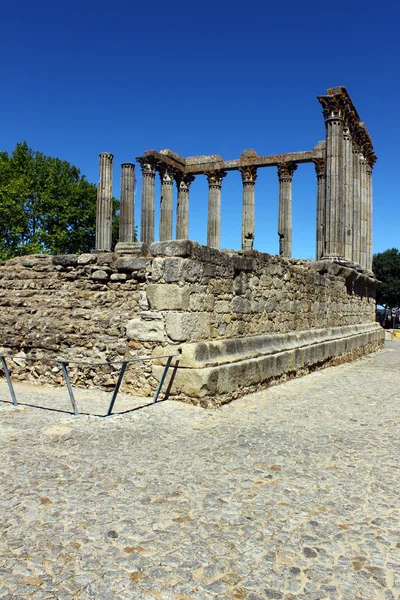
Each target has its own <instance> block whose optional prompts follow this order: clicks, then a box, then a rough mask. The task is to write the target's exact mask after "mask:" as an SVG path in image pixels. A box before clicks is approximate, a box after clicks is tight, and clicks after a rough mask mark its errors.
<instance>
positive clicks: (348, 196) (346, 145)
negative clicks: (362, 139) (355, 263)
mask: <svg viewBox="0 0 400 600" xmlns="http://www.w3.org/2000/svg"><path fill="white" fill-rule="evenodd" d="M352 147H353V142H352V138H351V135H350V130H349V128H348V127H345V128H344V134H343V163H344V164H343V168H344V194H343V195H344V217H345V223H344V234H345V238H344V239H345V245H344V257H345V259H346V260H348V261H352V260H353V210H354V209H353V153H352Z"/></svg>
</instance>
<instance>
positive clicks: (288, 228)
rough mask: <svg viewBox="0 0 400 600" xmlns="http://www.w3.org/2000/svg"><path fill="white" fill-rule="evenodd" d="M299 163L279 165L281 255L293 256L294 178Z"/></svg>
mask: <svg viewBox="0 0 400 600" xmlns="http://www.w3.org/2000/svg"><path fill="white" fill-rule="evenodd" d="M296 169H297V165H296V164H295V163H293V162H287V163H281V164H279V165H278V177H279V217H278V235H279V255H280V256H285V257H287V258H290V257H291V256H292V179H293V173H294V172H295V170H296Z"/></svg>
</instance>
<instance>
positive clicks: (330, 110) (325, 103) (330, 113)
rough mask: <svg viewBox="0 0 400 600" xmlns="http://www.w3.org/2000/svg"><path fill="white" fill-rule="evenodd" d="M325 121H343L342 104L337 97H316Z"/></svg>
mask: <svg viewBox="0 0 400 600" xmlns="http://www.w3.org/2000/svg"><path fill="white" fill-rule="evenodd" d="M318 100H319V101H320V103H321V105H322V114H323V115H324V119H325V121H336V120H341V121H342V120H343V104H342V102H340V98H339V97H338V96H318Z"/></svg>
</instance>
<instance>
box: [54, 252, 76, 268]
mask: <svg viewBox="0 0 400 600" xmlns="http://www.w3.org/2000/svg"><path fill="white" fill-rule="evenodd" d="M77 264H78V255H77V254H64V255H61V256H53V265H59V266H61V267H76V265H77Z"/></svg>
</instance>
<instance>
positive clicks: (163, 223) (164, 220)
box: [158, 165, 174, 242]
mask: <svg viewBox="0 0 400 600" xmlns="http://www.w3.org/2000/svg"><path fill="white" fill-rule="evenodd" d="M158 169H159V173H160V179H161V200H160V242H165V241H167V240H172V185H173V183H174V173H173V170H172V169H171V168H170V167H168V166H167V165H160V166H159V168H158Z"/></svg>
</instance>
